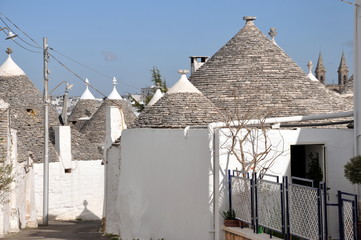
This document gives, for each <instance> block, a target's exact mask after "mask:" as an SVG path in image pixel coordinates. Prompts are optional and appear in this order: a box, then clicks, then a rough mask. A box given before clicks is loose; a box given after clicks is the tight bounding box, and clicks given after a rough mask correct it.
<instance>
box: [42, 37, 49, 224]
mask: <svg viewBox="0 0 361 240" xmlns="http://www.w3.org/2000/svg"><path fill="white" fill-rule="evenodd" d="M43 52H44V176H43V224H44V225H48V220H49V214H48V210H49V146H48V145H49V96H48V83H49V76H48V74H49V70H48V61H49V54H48V39H47V38H45V37H44V38H43Z"/></svg>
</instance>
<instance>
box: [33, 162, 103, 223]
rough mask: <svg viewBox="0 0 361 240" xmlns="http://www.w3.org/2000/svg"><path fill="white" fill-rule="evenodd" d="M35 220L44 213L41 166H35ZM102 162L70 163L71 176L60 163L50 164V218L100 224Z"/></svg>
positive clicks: (101, 209)
mask: <svg viewBox="0 0 361 240" xmlns="http://www.w3.org/2000/svg"><path fill="white" fill-rule="evenodd" d="M34 171H35V194H36V202H37V209H38V218H42V213H43V206H42V203H43V164H42V163H41V164H39V163H37V164H34ZM103 196H104V165H101V160H92V161H91V160H89V161H73V162H72V171H71V173H65V170H64V166H63V165H62V163H61V162H51V163H49V218H50V219H56V220H74V219H83V220H100V219H101V218H102V211H103V200H104V197H103Z"/></svg>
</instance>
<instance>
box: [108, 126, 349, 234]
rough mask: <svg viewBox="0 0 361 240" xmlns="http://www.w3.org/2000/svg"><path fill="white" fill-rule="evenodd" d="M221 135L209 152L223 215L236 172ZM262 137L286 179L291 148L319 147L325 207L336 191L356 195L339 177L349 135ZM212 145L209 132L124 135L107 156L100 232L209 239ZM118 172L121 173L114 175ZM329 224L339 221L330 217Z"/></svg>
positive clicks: (306, 132)
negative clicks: (216, 164) (326, 197)
mask: <svg viewBox="0 0 361 240" xmlns="http://www.w3.org/2000/svg"><path fill="white" fill-rule="evenodd" d="M226 135H227V129H222V130H221V131H220V138H219V139H218V140H217V141H218V142H217V143H216V146H219V147H220V150H219V153H218V151H216V152H215V153H216V157H219V167H220V169H219V170H220V171H219V186H218V187H219V190H220V196H219V205H220V209H219V211H222V210H227V209H228V188H227V181H226V180H227V177H226V176H227V170H228V169H236V168H238V169H240V164H239V163H238V162H237V161H236V159H235V158H234V157H233V156H231V155H229V154H228V149H229V148H228V147H227V141H228V140H229V139H228V138H227V137H226ZM268 136H269V137H270V138H271V139H272V144H273V145H274V146H275V149H276V150H275V151H276V152H282V154H281V155H280V156H279V157H278V158H277V160H276V162H275V164H274V165H273V167H272V172H269V173H272V174H277V175H279V176H284V175H288V176H290V146H291V145H294V144H302V145H304V144H323V145H325V147H326V150H325V161H326V175H327V184H328V186H329V187H330V188H331V189H330V190H329V196H330V198H329V201H330V202H335V201H336V191H337V190H343V191H346V192H354V187H353V186H352V185H351V184H350V183H349V182H348V181H347V180H346V179H345V177H344V175H343V172H344V170H343V166H344V165H345V164H346V162H347V161H348V160H349V159H350V158H351V157H352V155H353V144H352V139H353V132H352V130H347V129H344V130H338V129H311V128H310V129H295V130H270V131H269V133H268ZM210 146H211V145H210V139H209V132H208V129H190V130H189V132H188V135H187V136H184V131H183V130H182V129H179V130H176V129H174V130H171V129H129V130H125V131H123V133H122V139H121V145H120V147H119V146H113V147H112V148H111V149H110V150H109V152H108V163H109V166H108V169H109V170H108V174H107V177H108V190H107V198H108V200H107V206H106V209H107V211H106V216H107V225H106V226H107V228H106V231H107V232H111V233H117V234H119V233H120V235H121V237H123V238H128V239H133V238H140V239H149V238H151V237H152V238H153V239H157V238H162V237H164V238H165V239H175V240H177V239H212V233H211V229H212V228H213V227H212V226H211V225H212V223H213V221H212V218H213V216H212V214H213V212H212V209H213V206H212V201H213V172H212V161H213V160H212V154H211V149H210ZM119 168H120V175H118V174H116V173H115V172H114V171H118V169H119ZM117 185H118V189H117V188H116V186H117ZM115 189H117V190H118V191H117V192H115ZM216 214H217V215H219V214H218V213H216ZM330 219H333V220H337V216H336V215H335V213H332V211H331V214H330ZM222 223H223V219H222V217H221V216H219V219H218V224H217V222H216V228H217V229H218V230H219V239H223V237H224V233H223V232H222V231H221V230H220V229H221V226H222ZM335 224H336V221H333V222H330V227H331V228H329V229H332V233H331V235H333V236H337V231H338V230H337V229H338V227H337V226H335Z"/></svg>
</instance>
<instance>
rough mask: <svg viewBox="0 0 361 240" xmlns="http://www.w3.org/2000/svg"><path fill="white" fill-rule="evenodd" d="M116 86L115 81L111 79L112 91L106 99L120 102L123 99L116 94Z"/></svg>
mask: <svg viewBox="0 0 361 240" xmlns="http://www.w3.org/2000/svg"><path fill="white" fill-rule="evenodd" d="M117 84H118V81H117V79H116V78H115V77H114V78H113V91H112V92H111V93H110V94H109V96H108V99H114V100H121V99H123V98H122V97H121V96H120V94H119V93H118V91H117V89H116V87H115V86H116V85H117Z"/></svg>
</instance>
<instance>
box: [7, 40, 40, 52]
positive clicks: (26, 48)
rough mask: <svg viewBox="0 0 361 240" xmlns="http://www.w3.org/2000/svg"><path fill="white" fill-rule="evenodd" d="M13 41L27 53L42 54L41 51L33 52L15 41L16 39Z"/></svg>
mask: <svg viewBox="0 0 361 240" xmlns="http://www.w3.org/2000/svg"><path fill="white" fill-rule="evenodd" d="M13 41H14V42H15V43H16V44H17V45H18V46H20V47H22V48H23V49H25V50H26V51H29V52H33V53H41V51H33V50H30V49H29V48H26V47H24V46H23V45H21V44H20V43H18V42H17V41H15V40H14V39H13Z"/></svg>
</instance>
